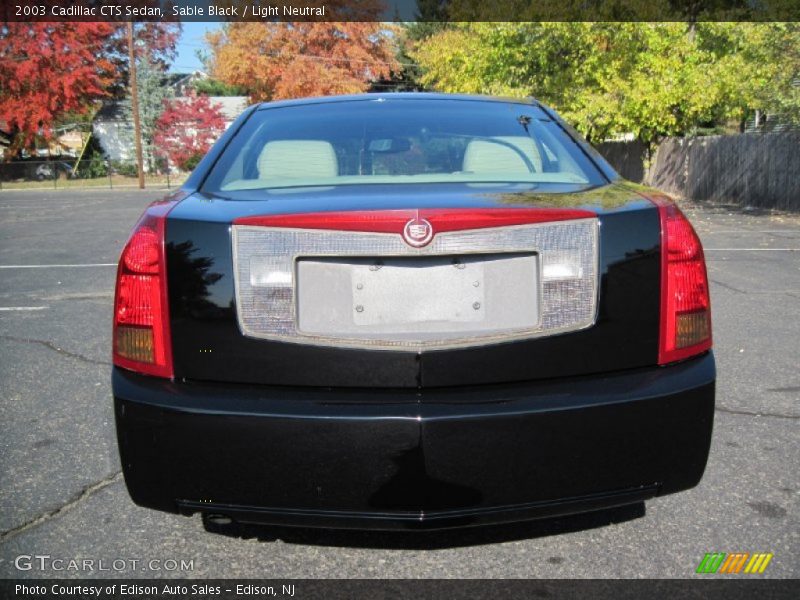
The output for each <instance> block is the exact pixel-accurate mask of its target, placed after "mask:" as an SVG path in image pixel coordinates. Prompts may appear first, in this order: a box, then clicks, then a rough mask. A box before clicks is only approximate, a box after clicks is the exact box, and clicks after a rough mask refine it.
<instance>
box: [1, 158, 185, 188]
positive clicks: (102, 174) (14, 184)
mask: <svg viewBox="0 0 800 600" xmlns="http://www.w3.org/2000/svg"><path fill="white" fill-rule="evenodd" d="M188 175H189V174H188V173H184V172H180V171H174V170H171V169H167V168H165V169H161V170H157V169H150V170H148V171H146V172H145V174H144V184H145V187H160V188H167V189H169V188H175V187H179V186H180V185H181V184H183V182H184V181H185V179H186V178H187V177H188ZM138 185H139V179H138V177H137V171H136V161H110V160H82V161H80V162H79V163H78V164H77V166H76V164H75V160H74V159H71V160H70V159H55V158H54V159H49V160H48V159H37V160H16V161H7V162H0V190H21V189H66V188H87V187H99V188H109V189H113V188H116V187H120V188H122V187H137V186H138Z"/></svg>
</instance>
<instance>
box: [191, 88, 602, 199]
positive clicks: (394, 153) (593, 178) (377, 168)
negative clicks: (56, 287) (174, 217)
mask: <svg viewBox="0 0 800 600" xmlns="http://www.w3.org/2000/svg"><path fill="white" fill-rule="evenodd" d="M393 183H397V184H405V183H531V184H541V185H542V187H543V188H546V187H547V184H559V187H560V188H563V185H564V184H574V185H576V186H586V185H599V184H601V183H603V179H602V175H601V174H600V173H599V171H598V170H597V168H596V167H595V166H594V164H593V163H592V162H591V161H590V160H589V159H588V158H587V157H586V155H585V154H584V153H583V152H582V151H581V149H580V148H579V147H578V145H577V144H576V143H575V142H574V141H573V140H572V138H570V137H569V136H568V135H567V134H566V133H565V132H564V130H562V129H561V127H559V126H558V125H557V124H556V123H554V122H553V121H552V120H551V119H549V118H548V117H547V115H546V114H545V113H544V112H543V111H542V110H541V109H539V108H537V107H535V106H531V105H528V104H516V103H510V102H509V103H504V102H486V101H470V100H422V99H419V100H417V99H396V98H395V99H385V98H382V97H376V99H375V100H371V99H370V100H361V101H342V102H324V103H319V104H308V105H295V106H284V107H275V108H271V107H269V108H265V109H261V110H258V111H256V112H255V113H253V115H252V116H251V117H250V119H248V121H247V122H246V123H245V124H244V126H243V127H242V130H241V131H240V132H239V133H238V134H237V135H236V137H235V138H234V139H233V141H232V142H231V144H230V145H229V146H228V148H227V149H226V150H225V152H224V153H223V155H222V157H221V158H220V160H219V161H217V163H216V165H215V166H214V168H213V169H212V171H211V173H210V174H209V177H208V178H207V179H206V184H205V186H204V188H203V189H204V191H207V192H211V193H216V194H220V195H223V196H224V195H225V193H226V192H236V191H241V190H260V189H274V188H291V187H309V186H337V185H359V184H393ZM537 187H539V186H538V185H537ZM237 196H238V194H237Z"/></svg>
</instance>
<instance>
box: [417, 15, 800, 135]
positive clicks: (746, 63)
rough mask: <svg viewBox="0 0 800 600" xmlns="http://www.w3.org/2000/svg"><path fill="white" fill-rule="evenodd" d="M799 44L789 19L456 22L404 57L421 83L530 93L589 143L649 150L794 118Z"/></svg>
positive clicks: (443, 87) (467, 89)
mask: <svg viewBox="0 0 800 600" xmlns="http://www.w3.org/2000/svg"><path fill="white" fill-rule="evenodd" d="M778 34H780V35H778ZM798 46H800V38H798V33H797V27H796V26H795V25H794V24H792V25H786V24H778V23H766V24H755V23H691V24H687V23H683V22H674V23H629V22H616V23H598V22H575V23H555V22H542V23H538V22H529V23H460V24H455V25H454V26H452V27H450V28H448V29H445V30H443V31H440V32H439V33H436V34H434V35H432V36H430V37H427V38H425V39H423V40H422V41H420V42H419V43H417V44H416V46H415V48H414V49H413V50H412V51H411V56H412V57H413V58H414V60H415V61H416V62H417V63H418V64H419V65H420V66H421V67H422V69H423V73H422V75H421V78H420V79H421V81H422V83H423V84H424V85H426V86H430V87H433V88H435V89H439V90H442V91H447V92H466V93H489V94H497V95H508V96H513V97H524V96H535V97H537V98H539V99H540V100H542V101H543V102H545V103H547V104H550V105H552V106H553V107H554V108H555V109H556V110H558V111H559V112H560V113H561V114H562V115H563V116H564V117H565V118H566V119H567V120H568V121H570V122H572V123H573V124H574V125H575V126H576V127H577V128H578V129H579V130H580V131H581V132H582V133H583V134H584V135H586V136H587V137H588V138H589V139H590V140H593V141H599V140H602V139H606V138H609V137H613V136H616V135H621V134H633V135H634V136H636V137H637V138H639V139H640V140H642V141H644V142H645V143H647V144H649V145H652V144H654V143H655V142H657V141H658V140H659V139H660V138H661V137H662V136H667V135H682V134H686V133H690V132H692V131H694V130H695V129H696V128H697V127H698V125H701V124H704V123H709V122H723V121H725V120H728V119H732V118H735V119H742V118H744V116H745V115H746V113H747V111H748V109H751V108H759V107H763V108H764V110H773V111H775V110H778V109H779V108H780V110H781V111H782V112H784V113H790V112H792V110H793V109H792V107H793V106H796V98H797V88H796V87H794V86H792V84H791V82H792V81H793V80H796V78H797V76H798V75H797V73H798V69H797V62H798V61H797V55H798ZM792 57H794V58H792ZM776 88H778V89H776ZM778 90H779V91H778Z"/></svg>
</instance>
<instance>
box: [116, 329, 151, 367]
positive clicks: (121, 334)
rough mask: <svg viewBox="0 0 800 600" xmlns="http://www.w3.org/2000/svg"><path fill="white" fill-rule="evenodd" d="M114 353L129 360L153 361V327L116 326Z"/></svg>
mask: <svg viewBox="0 0 800 600" xmlns="http://www.w3.org/2000/svg"><path fill="white" fill-rule="evenodd" d="M115 350H116V353H117V354H118V355H119V356H121V357H123V358H128V359H130V360H135V361H139V362H145V363H154V362H155V350H154V347H153V329H152V328H150V327H147V328H144V327H126V326H125V325H119V326H117V338H116V348H115Z"/></svg>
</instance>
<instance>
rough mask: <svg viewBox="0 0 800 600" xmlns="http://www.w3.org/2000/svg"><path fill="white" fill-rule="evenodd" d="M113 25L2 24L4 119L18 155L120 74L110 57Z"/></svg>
mask: <svg viewBox="0 0 800 600" xmlns="http://www.w3.org/2000/svg"><path fill="white" fill-rule="evenodd" d="M114 29H115V26H114V25H112V24H110V23H78V22H68V23H11V22H8V23H5V24H3V25H2V27H0V121H2V122H3V123H2V126H3V128H4V129H5V130H6V131H7V132H8V133H10V134H11V136H12V146H11V149H12V153H13V152H15V151H18V150H19V149H20V148H22V147H25V146H27V147H33V145H34V143H35V140H36V138H37V137H39V136H40V137H43V138H45V139H49V138H50V137H51V136H52V130H53V124H54V122H55V121H56V120H57V119H58V118H59V117H62V116H63V115H65V114H70V113H75V114H81V113H85V112H86V111H87V110H88V109H89V107H90V106H91V104H92V102H93V101H96V100H98V99H100V98H102V97H103V96H105V95H107V93H108V92H107V89H108V87H109V86H110V85H111V84H112V83H113V82H114V80H115V78H116V70H115V68H114V64H113V63H112V61H110V60H109V59H108V58H104V54H105V52H104V50H105V45H106V39H107V38H108V37H109V36H110V35H111V34H112V33H113V32H114Z"/></svg>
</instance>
